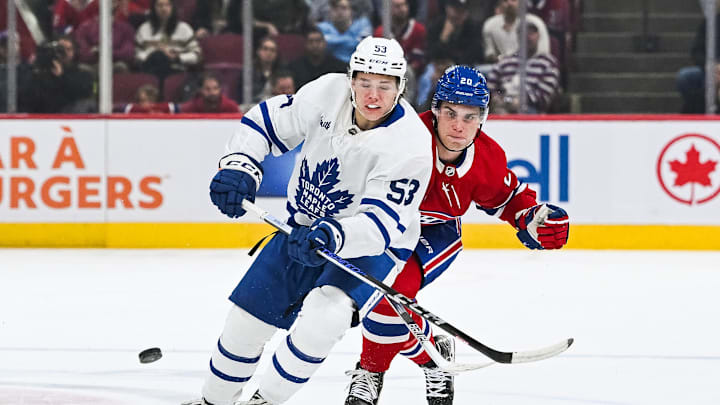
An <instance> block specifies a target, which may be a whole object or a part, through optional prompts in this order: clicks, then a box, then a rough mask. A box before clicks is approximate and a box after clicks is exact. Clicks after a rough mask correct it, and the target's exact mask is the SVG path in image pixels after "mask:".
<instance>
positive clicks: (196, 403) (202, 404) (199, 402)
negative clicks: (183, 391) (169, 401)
mask: <svg viewBox="0 0 720 405" xmlns="http://www.w3.org/2000/svg"><path fill="white" fill-rule="evenodd" d="M180 405H213V404H211V403H210V402H207V401H205V398H200V399H195V400H192V401H188V402H183V403H182V404H180Z"/></svg>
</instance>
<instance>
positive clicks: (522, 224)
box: [515, 204, 570, 249]
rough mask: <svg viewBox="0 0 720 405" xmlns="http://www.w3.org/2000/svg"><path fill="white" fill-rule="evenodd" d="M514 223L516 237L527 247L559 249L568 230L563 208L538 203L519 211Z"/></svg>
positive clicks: (568, 220)
mask: <svg viewBox="0 0 720 405" xmlns="http://www.w3.org/2000/svg"><path fill="white" fill-rule="evenodd" d="M515 223H516V224H517V228H518V229H519V231H518V232H517V237H518V239H520V242H522V243H523V245H525V246H526V247H527V248H529V249H560V248H561V247H563V246H565V244H566V243H567V240H568V233H569V232H570V219H569V218H568V214H567V212H565V210H564V209H562V208H560V207H558V206H555V205H552V204H540V205H535V206H533V207H530V208H528V209H525V210H522V211H520V212H519V213H518V214H517V216H516V218H515Z"/></svg>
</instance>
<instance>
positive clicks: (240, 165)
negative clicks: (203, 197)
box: [210, 153, 263, 218]
mask: <svg viewBox="0 0 720 405" xmlns="http://www.w3.org/2000/svg"><path fill="white" fill-rule="evenodd" d="M262 176H263V171H262V166H260V163H258V162H257V161H256V160H255V159H253V158H251V157H250V156H248V155H246V154H244V153H233V154H230V155H227V156H225V157H223V158H222V159H220V170H219V171H218V172H217V173H216V174H215V177H213V179H212V181H211V182H210V200H212V202H213V204H215V205H216V206H217V207H218V208H219V209H220V212H222V213H223V214H225V215H227V216H229V217H230V218H238V217H241V216H243V215H245V212H246V211H245V210H244V209H243V207H242V202H243V200H248V201H250V202H255V193H256V192H257V189H258V187H260V183H261V182H262Z"/></svg>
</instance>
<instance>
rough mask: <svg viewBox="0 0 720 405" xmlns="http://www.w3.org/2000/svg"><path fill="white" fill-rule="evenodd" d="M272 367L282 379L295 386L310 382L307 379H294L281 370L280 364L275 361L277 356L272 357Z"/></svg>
mask: <svg viewBox="0 0 720 405" xmlns="http://www.w3.org/2000/svg"><path fill="white" fill-rule="evenodd" d="M273 366H275V370H277V372H278V374H280V375H281V376H282V378H284V379H286V380H288V381H292V382H294V383H296V384H304V383H306V382H308V380H310V379H309V378H300V377H295V376H294V375H292V374H290V373H288V372H287V371H285V370H284V369H283V368H282V366H281V365H280V362H279V361H278V359H277V355H273Z"/></svg>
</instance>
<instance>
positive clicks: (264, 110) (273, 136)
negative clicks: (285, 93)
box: [260, 101, 288, 153]
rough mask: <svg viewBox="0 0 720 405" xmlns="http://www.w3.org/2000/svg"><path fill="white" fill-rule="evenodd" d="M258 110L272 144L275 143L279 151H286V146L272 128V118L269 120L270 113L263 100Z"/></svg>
mask: <svg viewBox="0 0 720 405" xmlns="http://www.w3.org/2000/svg"><path fill="white" fill-rule="evenodd" d="M260 111H261V112H262V116H263V121H264V122H265V129H267V132H268V135H270V139H272V141H273V144H275V146H277V148H278V149H280V152H282V153H285V152H287V151H288V148H286V147H285V145H283V143H282V142H280V139H279V138H278V137H277V135H276V134H275V129H273V126H272V120H270V113H269V112H268V108H267V103H266V102H264V101H263V102H262V103H260Z"/></svg>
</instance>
